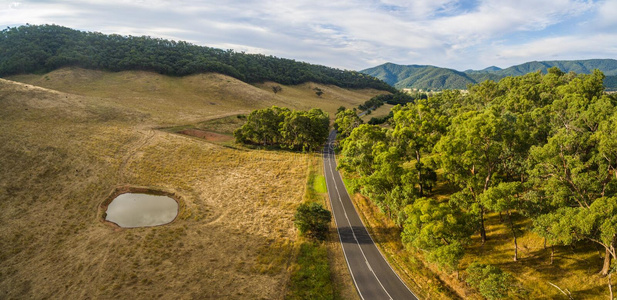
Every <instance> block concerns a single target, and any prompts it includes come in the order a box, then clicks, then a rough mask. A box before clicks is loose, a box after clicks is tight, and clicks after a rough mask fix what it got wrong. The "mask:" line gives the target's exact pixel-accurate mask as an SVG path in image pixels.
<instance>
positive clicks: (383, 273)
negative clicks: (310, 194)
mask: <svg viewBox="0 0 617 300" xmlns="http://www.w3.org/2000/svg"><path fill="white" fill-rule="evenodd" d="M335 136H336V132H335V131H332V132H330V137H329V139H328V144H327V145H326V147H325V149H324V152H323V157H324V173H325V177H326V184H327V187H328V195H329V197H330V203H331V204H332V213H333V214H334V220H335V222H336V226H337V230H338V233H339V238H340V240H341V246H342V247H343V252H344V254H345V259H346V260H347V266H348V267H349V271H350V273H351V276H352V278H353V281H354V284H355V285H356V290H357V291H358V294H360V298H362V299H365V300H372V299H395V300H398V299H418V298H417V297H416V296H415V295H414V294H413V293H412V292H411V291H410V290H409V288H407V286H406V285H405V284H404V283H403V281H401V279H400V278H399V277H398V275H396V273H395V272H394V270H392V268H391V267H390V264H388V262H387V261H386V260H385V258H384V257H383V255H382V254H381V252H379V249H377V246H376V245H375V242H373V239H372V238H371V236H370V235H369V233H368V231H367V230H366V227H364V224H363V223H362V221H361V220H360V216H358V212H356V209H355V208H354V206H353V204H352V203H351V199H350V198H349V194H348V193H347V189H345V185H344V183H343V180H342V178H341V175H340V174H339V172H338V171H337V170H336V158H335V156H334V151H333V150H332V146H331V145H332V142H333V141H334V138H335Z"/></svg>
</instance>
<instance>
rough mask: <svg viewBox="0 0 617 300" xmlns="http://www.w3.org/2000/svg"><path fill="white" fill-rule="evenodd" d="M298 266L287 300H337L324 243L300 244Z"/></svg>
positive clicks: (290, 280) (293, 273)
mask: <svg viewBox="0 0 617 300" xmlns="http://www.w3.org/2000/svg"><path fill="white" fill-rule="evenodd" d="M297 264H298V265H297V268H295V270H293V271H292V273H291V278H290V279H289V292H288V295H287V297H285V299H324V300H327V299H335V294H334V289H333V287H332V280H331V274H330V265H329V262H328V249H327V247H326V245H325V244H324V243H314V242H304V243H302V244H300V251H299V253H298V261H297Z"/></svg>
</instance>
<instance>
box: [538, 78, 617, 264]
mask: <svg viewBox="0 0 617 300" xmlns="http://www.w3.org/2000/svg"><path fill="white" fill-rule="evenodd" d="M603 78H604V76H603V74H602V73H600V72H594V73H593V74H591V75H582V76H578V77H576V78H574V79H572V80H570V81H569V83H568V84H567V85H563V86H561V87H560V88H559V95H558V96H559V98H558V99H556V100H555V101H554V102H553V103H552V105H551V110H552V116H553V117H552V124H553V134H552V136H551V137H550V138H549V139H548V142H547V143H546V144H545V145H543V146H541V147H540V146H538V147H533V148H532V149H531V151H530V159H531V161H532V163H533V165H534V167H533V168H532V169H530V171H529V173H530V176H531V179H532V183H533V184H534V189H535V190H537V191H538V192H537V195H538V196H537V197H538V198H539V199H540V200H539V201H541V203H542V205H543V207H544V210H545V211H546V213H544V214H542V215H539V216H537V217H535V218H534V226H535V230H536V232H538V234H540V235H541V236H543V237H545V238H547V239H549V240H550V241H551V242H553V243H561V244H571V243H573V242H575V241H578V240H588V241H591V242H594V243H597V244H599V245H601V246H603V247H604V248H605V259H604V264H603V267H602V270H601V273H602V274H604V275H606V274H608V272H609V270H610V263H611V258H613V259H614V258H616V255H615V254H616V253H615V243H616V241H615V239H616V232H617V223H616V220H614V216H615V213H617V211H616V210H615V207H616V206H617V203H616V202H615V200H616V198H615V197H616V196H617V194H616V193H617V174H616V173H615V169H616V167H617V164H616V163H617V161H616V159H615V151H616V150H615V148H614V146H615V145H614V142H613V141H612V139H614V136H612V134H613V133H614V130H615V129H614V123H613V122H614V118H615V117H614V114H615V103H613V101H612V99H610V98H609V97H607V96H605V95H603V86H602V80H603Z"/></svg>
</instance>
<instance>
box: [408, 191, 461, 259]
mask: <svg viewBox="0 0 617 300" xmlns="http://www.w3.org/2000/svg"><path fill="white" fill-rule="evenodd" d="M405 214H406V216H407V219H406V220H405V223H404V225H403V233H402V234H401V236H402V239H403V243H405V244H406V245H408V246H410V247H414V248H417V249H420V250H424V251H426V257H427V259H429V260H430V261H433V262H435V263H437V264H439V265H440V266H441V267H446V268H448V269H457V268H458V263H459V261H460V259H461V258H462V257H463V253H464V249H463V246H464V245H466V244H467V243H469V241H470V238H469V237H470V235H471V231H470V225H469V223H468V222H467V219H468V217H467V216H466V214H465V213H464V212H462V211H461V210H459V209H458V208H456V207H451V206H449V205H448V204H446V203H437V202H436V201H435V200H434V199H430V198H419V199H417V200H416V201H415V202H414V203H413V204H412V205H409V206H407V208H405Z"/></svg>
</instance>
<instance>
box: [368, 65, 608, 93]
mask: <svg viewBox="0 0 617 300" xmlns="http://www.w3.org/2000/svg"><path fill="white" fill-rule="evenodd" d="M552 67H558V68H559V69H560V70H562V71H564V72H566V73H567V72H575V73H579V74H590V73H592V72H593V70H595V69H598V70H600V71H602V72H603V73H604V75H606V79H605V80H604V85H605V86H606V88H607V89H608V90H615V89H617V77H616V76H617V60H614V59H590V60H572V61H533V62H528V63H524V64H521V65H516V66H512V67H509V68H506V69H500V68H498V67H494V66H492V67H488V68H486V69H483V70H467V71H465V72H459V71H456V70H452V69H447V68H440V67H435V66H425V65H407V66H404V65H397V64H393V63H386V64H383V65H380V66H377V67H373V68H369V69H366V70H362V71H360V72H362V73H365V74H367V75H371V76H374V77H377V78H379V79H381V80H383V81H385V82H387V83H388V84H390V85H392V86H394V87H396V88H399V89H402V88H417V89H431V90H443V89H466V88H467V86H468V85H469V84H476V83H480V82H483V81H486V80H493V81H498V80H499V79H501V78H504V77H507V76H521V75H525V74H528V73H531V72H536V71H541V72H542V73H546V71H547V70H548V69H549V68H552Z"/></svg>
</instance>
